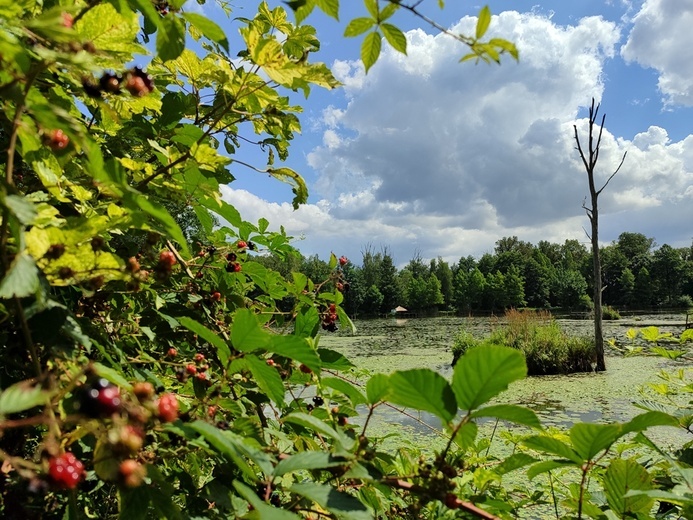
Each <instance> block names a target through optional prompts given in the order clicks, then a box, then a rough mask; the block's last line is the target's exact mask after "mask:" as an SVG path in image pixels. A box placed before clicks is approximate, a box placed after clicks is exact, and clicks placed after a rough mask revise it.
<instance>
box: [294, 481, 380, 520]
mask: <svg viewBox="0 0 693 520" xmlns="http://www.w3.org/2000/svg"><path fill="white" fill-rule="evenodd" d="M290 490H291V492H292V493H296V494H298V495H301V496H303V497H305V498H307V499H309V500H312V501H313V502H315V503H316V504H318V505H319V506H320V507H322V508H323V509H326V510H327V511H329V512H330V513H332V514H334V515H335V516H336V517H337V518H339V519H344V520H372V519H373V514H372V512H371V511H369V509H368V508H367V507H366V506H365V505H364V504H362V503H361V502H360V501H358V500H357V499H356V498H355V497H353V496H351V495H348V494H346V493H342V492H340V491H337V490H336V489H334V488H333V487H331V486H327V485H324V484H316V483H313V482H304V483H300V484H294V485H293V486H291V489H290Z"/></svg>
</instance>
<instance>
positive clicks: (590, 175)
mask: <svg viewBox="0 0 693 520" xmlns="http://www.w3.org/2000/svg"><path fill="white" fill-rule="evenodd" d="M598 113H599V105H597V106H596V107H595V105H594V98H592V106H591V107H590V110H589V123H588V133H589V138H588V144H587V150H586V151H585V150H583V148H582V143H581V142H580V136H579V135H578V130H577V125H573V129H574V130H575V142H576V144H577V149H578V152H579V153H580V159H582V164H583V165H584V167H585V172H586V173H587V181H588V184H589V188H590V205H589V206H587V204H586V202H585V203H583V205H582V207H583V208H584V210H585V212H586V213H587V217H588V218H589V220H590V227H591V230H590V240H591V242H592V264H593V277H594V282H593V285H594V287H593V301H594V309H595V312H594V343H595V348H596V351H597V365H596V367H595V369H596V371H597V372H603V371H604V370H606V363H605V362H604V335H603V332H602V313H601V308H602V268H601V262H600V259H599V195H600V194H601V193H602V191H604V188H606V187H607V185H608V184H609V181H611V179H613V178H614V175H616V174H617V173H618V170H620V169H621V166H622V165H623V161H625V159H626V154H625V153H624V154H623V158H622V159H621V163H620V164H619V165H618V167H617V168H616V170H615V171H614V172H613V173H612V174H611V175H610V176H609V178H608V179H607V180H606V182H605V183H604V184H603V185H602V186H601V188H597V185H596V183H595V178H594V176H595V169H596V166H597V160H598V159H599V151H600V146H601V142H602V131H603V130H604V122H605V121H606V114H605V115H603V116H602V122H601V124H600V125H599V133H598V134H597V140H596V143H595V141H594V131H595V126H596V121H597V114H598Z"/></svg>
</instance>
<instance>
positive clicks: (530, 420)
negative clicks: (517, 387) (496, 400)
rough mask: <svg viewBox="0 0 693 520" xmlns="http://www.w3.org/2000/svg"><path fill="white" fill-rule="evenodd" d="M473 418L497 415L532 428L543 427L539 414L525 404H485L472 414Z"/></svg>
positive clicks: (496, 416)
mask: <svg viewBox="0 0 693 520" xmlns="http://www.w3.org/2000/svg"><path fill="white" fill-rule="evenodd" d="M471 416H472V418H476V417H495V418H497V419H502V420H504V421H510V422H514V423H517V424H524V425H525V426H530V427H532V428H538V429H541V421H540V420H539V418H538V417H537V414H536V413H534V411H533V410H530V409H529V408H525V407H524V406H517V405H514V404H497V405H493V406H485V407H483V408H479V409H478V410H476V411H475V412H474V413H472V414H471Z"/></svg>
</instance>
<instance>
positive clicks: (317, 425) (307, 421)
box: [282, 412, 354, 449]
mask: <svg viewBox="0 0 693 520" xmlns="http://www.w3.org/2000/svg"><path fill="white" fill-rule="evenodd" d="M282 421H283V422H288V423H291V424H298V425H299V426H303V427H304V428H308V429H309V430H313V431H314V432H316V433H319V434H322V435H327V436H328V437H331V438H332V439H334V440H335V442H336V444H337V445H340V444H341V445H344V447H345V448H346V449H350V448H351V447H352V446H353V445H354V440H353V439H351V438H349V437H347V436H345V435H343V434H341V433H340V432H338V431H337V430H335V429H334V428H332V427H331V426H330V425H328V424H327V423H324V422H323V421H321V420H320V419H318V418H317V417H313V416H312V415H308V414H306V413H302V412H294V413H291V414H289V415H287V416H285V417H283V418H282Z"/></svg>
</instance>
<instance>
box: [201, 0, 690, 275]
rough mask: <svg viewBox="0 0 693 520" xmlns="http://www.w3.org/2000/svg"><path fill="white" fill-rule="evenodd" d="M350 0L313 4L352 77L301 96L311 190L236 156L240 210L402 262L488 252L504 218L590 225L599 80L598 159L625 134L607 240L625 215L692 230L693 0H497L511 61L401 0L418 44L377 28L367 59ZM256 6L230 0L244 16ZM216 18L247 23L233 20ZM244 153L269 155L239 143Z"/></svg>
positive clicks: (522, 227) (610, 157)
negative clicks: (298, 195)
mask: <svg viewBox="0 0 693 520" xmlns="http://www.w3.org/2000/svg"><path fill="white" fill-rule="evenodd" d="M270 4H271V5H279V2H270ZM341 4H342V16H341V19H342V20H341V21H340V22H335V21H333V20H330V19H328V18H327V17H326V16H324V15H322V14H320V13H316V14H315V15H313V16H311V17H310V18H309V19H308V20H307V23H311V24H313V25H315V26H316V28H317V30H318V37H319V38H320V40H321V42H322V48H321V51H320V52H319V53H317V54H316V55H315V56H314V57H313V60H314V61H323V62H325V63H326V64H327V65H328V66H330V67H331V68H332V70H333V71H334V73H335V75H336V76H337V78H338V79H339V80H340V81H342V83H343V84H344V86H343V87H342V88H339V89H336V90H334V91H329V92H328V91H324V90H321V89H314V91H313V93H312V95H311V96H310V98H309V99H308V100H304V99H303V98H302V96H296V97H295V101H296V102H297V103H300V104H302V105H303V106H304V108H305V111H304V113H303V114H302V115H301V123H302V127H303V133H302V134H301V135H300V136H298V137H297V138H296V139H295V141H294V143H293V145H292V147H291V157H290V158H289V160H288V161H287V165H288V166H290V167H292V168H294V169H295V170H297V171H298V172H299V173H301V174H302V175H303V176H304V177H305V179H306V181H307V182H308V185H309V189H310V200H309V204H307V205H305V206H303V207H301V208H300V209H299V210H298V211H293V210H292V209H291V205H290V201H291V198H292V193H291V190H290V189H289V188H288V187H286V186H285V185H282V184H280V183H278V182H276V181H274V180H272V179H268V178H266V176H263V175H261V174H257V173H254V172H252V171H250V170H247V169H243V168H242V167H240V166H238V167H235V166H234V165H233V164H232V165H231V168H232V173H233V174H234V175H235V176H236V178H237V181H236V182H234V183H232V184H231V185H230V186H229V187H228V188H224V190H223V195H224V197H225V198H226V199H227V200H228V201H229V202H231V203H232V204H234V205H236V206H237V207H238V209H239V210H240V211H241V213H242V215H244V217H245V218H246V219H247V220H251V221H254V220H257V219H258V218H260V217H261V216H265V217H267V218H268V219H269V220H270V222H271V223H272V225H273V227H275V228H278V226H279V225H283V226H284V227H285V228H286V229H287V232H288V233H290V234H292V235H294V236H296V237H297V241H296V242H295V245H296V246H297V247H298V248H299V249H300V250H301V251H302V252H303V253H304V255H306V256H308V255H311V254H318V255H320V256H321V257H322V258H326V257H327V255H329V253H330V252H331V251H333V252H335V253H336V254H337V255H342V254H344V255H347V256H348V257H350V258H352V259H353V260H354V261H356V262H359V261H360V257H361V252H362V251H363V250H364V249H365V248H367V247H370V248H372V249H375V250H379V249H381V248H383V247H387V248H388V249H389V250H390V252H391V253H392V254H393V256H394V259H395V262H396V263H397V264H399V265H402V264H405V263H406V262H407V261H408V260H409V259H410V258H412V257H413V256H414V255H417V254H419V255H421V256H422V257H423V258H434V257H438V256H441V257H443V258H444V259H445V260H448V261H450V262H455V261H457V260H458V259H459V258H460V257H462V256H467V255H473V256H476V257H479V256H480V255H482V254H483V253H484V252H492V251H493V247H494V244H495V242H496V241H497V240H498V239H500V238H502V237H504V236H513V235H517V236H518V237H519V238H520V239H522V240H527V241H530V242H532V243H537V242H538V241H539V240H549V241H552V242H561V243H562V242H563V241H564V240H566V239H578V240H580V241H581V242H584V243H587V242H588V238H587V236H586V234H585V231H584V229H586V228H588V227H589V222H588V220H587V217H586V216H585V213H584V210H583V209H582V203H583V199H584V197H585V196H587V195H588V189H587V179H586V175H585V173H584V170H582V169H581V163H580V160H579V156H578V154H577V152H576V151H575V143H574V139H573V125H574V124H576V125H577V126H578V128H579V129H580V130H584V128H585V119H584V118H585V116H586V107H587V106H588V105H589V103H590V100H591V98H592V96H594V97H595V98H596V99H597V101H598V102H601V103H602V111H603V112H604V113H606V114H607V120H606V128H605V136H604V142H603V151H602V155H601V158H600V163H599V165H598V175H599V177H600V178H601V179H603V180H605V179H606V178H607V177H608V176H609V175H610V174H611V173H612V172H613V170H614V169H615V168H616V166H617V165H618V162H619V161H620V159H621V157H622V155H623V153H624V152H627V157H626V161H625V163H624V165H623V168H622V169H621V171H619V173H618V175H617V176H616V177H614V179H613V180H612V181H611V183H610V184H609V186H608V187H607V189H606V190H605V191H604V193H603V194H602V196H601V198H600V213H601V215H600V216H601V219H600V224H601V233H600V240H601V241H602V242H603V243H604V244H608V243H609V242H611V241H612V240H615V239H616V238H617V237H618V235H619V234H620V233H621V232H623V231H631V232H641V233H644V234H646V235H647V236H650V237H654V238H655V239H656V241H657V243H658V244H660V245H661V244H664V243H668V244H670V245H672V246H674V247H685V246H690V245H691V241H692V239H693V229H691V222H692V221H693V204H692V202H693V200H691V199H693V31H692V30H691V28H692V27H693V0H646V1H645V0H640V1H626V0H612V1H603V0H599V1H597V0H581V1H578V2H566V1H565V0H557V1H552V2H539V3H537V2H525V1H491V2H489V4H488V5H489V7H490V8H491V11H492V12H493V14H494V17H493V21H492V23H491V27H490V29H489V32H490V33H492V34H493V35H497V36H501V37H504V38H507V39H510V40H512V41H514V42H515V43H516V44H517V46H518V48H519V51H520V62H519V63H514V62H513V61H511V60H510V59H506V60H504V61H503V64H502V65H501V66H496V65H485V64H477V65H475V64H473V63H471V62H467V63H464V64H459V63H457V61H458V60H459V58H460V57H461V56H462V55H464V54H465V53H466V49H465V48H464V47H463V46H462V45H461V44H459V43H458V42H455V41H454V40H452V39H450V38H448V37H446V36H444V35H438V34H436V33H435V31H434V30H432V29H431V28H429V27H427V26H425V25H423V22H421V21H420V20H418V19H416V18H414V17H412V16H410V15H408V14H406V13H398V14H397V15H396V18H395V21H396V23H397V24H398V25H399V26H400V27H401V28H402V29H403V30H406V32H407V38H408V55H407V56H403V55H401V54H398V53H396V52H394V51H392V50H390V49H386V47H385V46H384V47H383V49H384V52H383V55H382V56H381V59H380V61H379V62H378V63H377V64H376V65H375V66H374V67H373V68H372V69H371V71H370V72H369V73H368V75H364V72H363V68H362V66H361V65H360V64H359V63H358V55H359V44H360V39H358V38H357V39H352V40H347V39H345V38H343V37H342V33H343V30H344V26H345V24H346V22H347V21H348V20H350V19H351V18H353V17H356V16H362V15H364V14H365V9H364V7H363V4H362V2H360V1H344V0H343V1H342V2H341ZM446 4H447V5H446V8H445V9H444V10H442V11H441V10H439V9H438V7H437V1H435V0H424V2H423V3H422V4H421V7H422V9H423V10H424V11H425V12H426V14H428V15H429V16H430V17H432V18H434V19H435V20H436V21H438V22H440V23H441V24H442V25H444V26H446V27H451V28H454V30H457V31H462V32H466V33H470V32H472V31H473V28H474V25H475V22H476V20H475V18H474V17H475V15H476V13H477V12H478V10H479V9H480V8H481V7H482V6H483V5H484V4H471V3H467V2H462V1H459V0H455V1H448V2H446ZM254 6H255V4H254V3H249V4H248V6H247V7H245V8H237V9H236V10H235V11H234V13H233V15H236V16H251V15H252V14H253V11H252V9H253V8H254ZM204 9H205V12H206V14H207V15H210V14H211V8H210V7H209V5H206V6H205V7H204ZM212 16H213V17H214V18H215V19H216V20H219V18H218V17H217V16H215V15H213V14H212ZM224 28H225V29H226V30H227V32H228V34H229V36H230V37H233V36H234V34H235V33H236V32H237V27H236V26H234V25H233V24H232V23H231V22H227V23H226V24H224ZM238 158H239V159H242V160H250V161H251V162H253V163H254V164H256V165H257V166H259V167H264V164H259V163H258V161H261V160H262V159H261V157H260V156H258V155H257V154H254V153H252V152H251V151H250V150H247V149H245V150H244V149H243V147H242V148H241V150H240V152H239V157H238Z"/></svg>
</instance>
